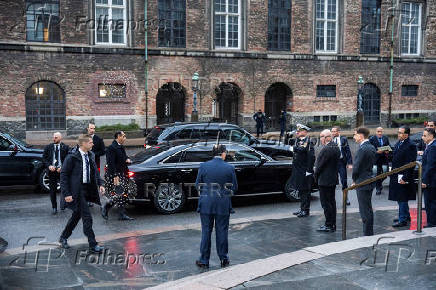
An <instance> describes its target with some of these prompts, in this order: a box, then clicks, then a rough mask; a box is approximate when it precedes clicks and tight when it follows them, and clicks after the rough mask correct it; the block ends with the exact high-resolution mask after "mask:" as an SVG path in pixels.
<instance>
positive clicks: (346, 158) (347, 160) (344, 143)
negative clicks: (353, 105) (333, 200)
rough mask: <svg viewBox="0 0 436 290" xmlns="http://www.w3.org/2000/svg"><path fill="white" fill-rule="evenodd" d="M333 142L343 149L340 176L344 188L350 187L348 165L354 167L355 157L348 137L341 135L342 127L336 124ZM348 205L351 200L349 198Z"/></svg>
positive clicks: (340, 160)
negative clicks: (352, 154)
mask: <svg viewBox="0 0 436 290" xmlns="http://www.w3.org/2000/svg"><path fill="white" fill-rule="evenodd" d="M332 136H333V142H335V143H336V144H337V145H338V146H339V149H340V151H341V157H340V158H339V176H340V178H341V184H342V190H344V189H345V188H347V187H348V185H347V166H348V168H352V167H353V158H352V157H351V151H350V145H348V140H347V137H343V136H341V128H340V127H338V126H335V127H333V128H332ZM347 205H350V202H349V201H348V200H347Z"/></svg>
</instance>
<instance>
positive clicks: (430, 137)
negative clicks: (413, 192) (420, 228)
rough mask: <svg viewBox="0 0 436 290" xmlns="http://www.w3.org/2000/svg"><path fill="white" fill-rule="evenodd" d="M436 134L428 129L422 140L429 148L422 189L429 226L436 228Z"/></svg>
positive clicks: (425, 158)
mask: <svg viewBox="0 0 436 290" xmlns="http://www.w3.org/2000/svg"><path fill="white" fill-rule="evenodd" d="M435 138H436V134H435V130H434V129H433V128H426V129H425V130H424V132H423V133H422V140H423V141H424V142H425V144H426V145H427V147H426V148H425V150H424V154H423V155H422V188H423V190H424V202H425V211H426V213H427V225H426V226H425V227H427V228H429V227H436V142H435Z"/></svg>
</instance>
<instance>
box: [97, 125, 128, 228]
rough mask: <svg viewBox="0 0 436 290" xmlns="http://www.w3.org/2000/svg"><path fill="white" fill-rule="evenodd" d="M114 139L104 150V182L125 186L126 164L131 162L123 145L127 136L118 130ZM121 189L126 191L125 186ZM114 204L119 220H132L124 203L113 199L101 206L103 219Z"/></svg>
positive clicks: (126, 178) (126, 177) (126, 176)
mask: <svg viewBox="0 0 436 290" xmlns="http://www.w3.org/2000/svg"><path fill="white" fill-rule="evenodd" d="M114 139H115V140H114V141H113V142H112V144H111V145H110V146H109V147H107V150H106V163H107V172H106V184H107V185H108V184H113V185H114V186H115V187H118V186H120V185H121V186H122V185H123V184H124V187H125V182H124V181H126V180H128V172H129V168H128V167H127V165H128V164H130V163H132V161H131V160H130V159H129V157H127V154H126V150H125V149H124V146H123V144H124V142H125V141H126V139H127V137H126V134H125V133H124V132H123V131H118V132H116V133H115V135H114ZM123 190H124V191H127V188H123ZM114 205H116V206H117V207H118V208H119V220H133V218H131V217H129V216H128V215H127V214H126V209H125V207H124V204H122V203H116V202H115V200H113V199H112V200H109V202H107V203H106V204H105V205H104V206H103V207H102V211H101V215H102V216H103V218H104V219H106V220H107V219H108V214H109V209H110V208H111V207H112V206H114Z"/></svg>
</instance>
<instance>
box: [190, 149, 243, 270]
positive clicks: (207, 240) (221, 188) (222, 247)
mask: <svg viewBox="0 0 436 290" xmlns="http://www.w3.org/2000/svg"><path fill="white" fill-rule="evenodd" d="M212 153H213V156H214V158H213V159H212V160H210V161H207V162H203V163H201V164H200V168H199V170H198V174H197V179H196V181H195V186H196V188H197V190H198V192H199V193H200V198H199V200H198V208H197V212H199V213H200V218H201V244H200V258H199V259H198V260H196V261H195V264H196V265H197V266H198V267H200V268H209V258H210V248H211V235H212V231H213V227H214V224H215V234H216V250H217V253H218V257H219V259H220V260H221V267H226V266H228V265H229V264H230V260H229V256H228V251H229V246H228V231H229V219H230V213H232V212H233V209H232V201H231V196H232V195H233V193H234V192H236V190H237V189H238V182H237V180H236V174H235V168H234V167H233V165H230V164H228V163H226V162H225V161H224V160H225V159H226V156H227V150H226V146H225V145H221V144H218V145H215V146H214V147H213V151H212Z"/></svg>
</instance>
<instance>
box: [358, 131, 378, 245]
mask: <svg viewBox="0 0 436 290" xmlns="http://www.w3.org/2000/svg"><path fill="white" fill-rule="evenodd" d="M368 137H369V130H368V129H367V128H358V129H356V131H355V132H354V137H353V138H354V141H356V143H358V144H359V149H358V150H357V152H356V156H355V158H354V166H353V173H352V178H353V184H352V185H354V184H358V183H361V182H363V181H365V180H367V179H369V178H372V177H374V175H373V172H372V167H373V166H374V164H375V162H376V154H377V153H376V151H375V148H374V146H372V145H371V143H369V140H368ZM374 187H375V184H374V183H370V184H367V185H364V186H362V187H359V188H357V189H356V192H357V201H358V203H359V213H360V217H361V218H362V223H363V234H364V235H365V236H372V235H374V213H373V210H372V192H373V190H374Z"/></svg>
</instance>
